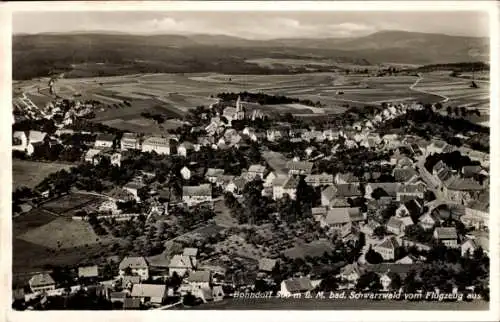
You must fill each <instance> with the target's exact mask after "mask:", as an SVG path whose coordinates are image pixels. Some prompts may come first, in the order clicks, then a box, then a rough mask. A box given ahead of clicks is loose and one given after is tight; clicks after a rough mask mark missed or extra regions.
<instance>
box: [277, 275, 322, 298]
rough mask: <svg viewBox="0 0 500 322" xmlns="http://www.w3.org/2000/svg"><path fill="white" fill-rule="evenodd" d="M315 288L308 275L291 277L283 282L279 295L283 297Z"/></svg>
mask: <svg viewBox="0 0 500 322" xmlns="http://www.w3.org/2000/svg"><path fill="white" fill-rule="evenodd" d="M313 289H314V286H313V284H312V282H311V280H310V279H309V278H308V277H300V278H289V279H287V280H284V281H282V282H281V284H280V290H279V295H280V296H283V297H287V296H293V295H300V294H304V293H307V292H310V291H312V290H313Z"/></svg>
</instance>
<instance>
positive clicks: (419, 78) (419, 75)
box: [409, 74, 450, 103]
mask: <svg viewBox="0 0 500 322" xmlns="http://www.w3.org/2000/svg"><path fill="white" fill-rule="evenodd" d="M422 79H424V78H423V77H422V75H421V74H418V79H417V80H416V81H415V83H413V84H412V85H411V86H410V87H409V88H410V90H412V91H415V92H420V93H424V94H430V95H436V96H439V97H441V98H443V100H442V101H441V103H446V102H448V101H449V100H450V98H449V97H448V96H444V95H441V94H437V93H432V92H429V91H424V90H422V89H416V88H415V86H417V85H418V83H420V81H421V80H422Z"/></svg>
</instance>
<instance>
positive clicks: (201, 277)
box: [187, 271, 210, 283]
mask: <svg viewBox="0 0 500 322" xmlns="http://www.w3.org/2000/svg"><path fill="white" fill-rule="evenodd" d="M187 281H188V282H195V283H208V282H210V271H196V272H191V273H189V276H188V278H187Z"/></svg>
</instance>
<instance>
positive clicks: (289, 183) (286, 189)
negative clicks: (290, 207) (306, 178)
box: [273, 176, 299, 200]
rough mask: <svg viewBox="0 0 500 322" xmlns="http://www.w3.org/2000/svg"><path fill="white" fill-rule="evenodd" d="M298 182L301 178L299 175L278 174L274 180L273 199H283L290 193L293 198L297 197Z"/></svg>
mask: <svg viewBox="0 0 500 322" xmlns="http://www.w3.org/2000/svg"><path fill="white" fill-rule="evenodd" d="M298 184H299V178H297V177H294V176H292V177H286V176H278V177H277V178H276V179H274V181H273V199H274V200H278V199H281V198H283V196H284V195H285V194H288V195H289V196H290V198H291V199H295V197H296V192H297V186H298Z"/></svg>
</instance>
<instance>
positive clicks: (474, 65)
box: [417, 62, 490, 72]
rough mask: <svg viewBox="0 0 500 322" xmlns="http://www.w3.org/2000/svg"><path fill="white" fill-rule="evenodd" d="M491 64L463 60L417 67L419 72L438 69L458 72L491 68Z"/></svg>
mask: <svg viewBox="0 0 500 322" xmlns="http://www.w3.org/2000/svg"><path fill="white" fill-rule="evenodd" d="M489 69H490V65H489V64H486V63H483V62H463V63H449V64H433V65H424V66H420V67H418V68H417V71H419V72H431V71H437V70H453V71H456V72H469V71H471V70H475V71H479V70H489Z"/></svg>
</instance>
